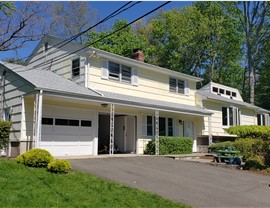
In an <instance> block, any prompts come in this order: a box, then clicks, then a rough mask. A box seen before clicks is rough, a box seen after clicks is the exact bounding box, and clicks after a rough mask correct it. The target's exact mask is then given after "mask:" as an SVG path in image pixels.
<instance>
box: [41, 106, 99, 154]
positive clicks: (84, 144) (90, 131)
mask: <svg viewBox="0 0 270 208" xmlns="http://www.w3.org/2000/svg"><path fill="white" fill-rule="evenodd" d="M96 125H97V116H96V113H95V112H93V111H90V110H82V109H75V108H62V107H61V108H58V107H53V106H44V108H43V112H42V128H41V142H40V148H43V149H46V150H48V151H50V152H51V154H52V155H54V156H76V155H78V156H79V155H95V154H96V151H97V147H96V143H97V142H96V141H97V136H96V135H95V134H96V132H95V129H96Z"/></svg>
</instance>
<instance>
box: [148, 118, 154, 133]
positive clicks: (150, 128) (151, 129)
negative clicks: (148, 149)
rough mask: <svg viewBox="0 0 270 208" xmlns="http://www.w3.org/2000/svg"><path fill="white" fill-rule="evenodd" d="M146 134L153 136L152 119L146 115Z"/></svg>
mask: <svg viewBox="0 0 270 208" xmlns="http://www.w3.org/2000/svg"><path fill="white" fill-rule="evenodd" d="M147 136H153V119H152V116H147Z"/></svg>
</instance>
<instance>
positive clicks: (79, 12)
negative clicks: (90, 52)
mask: <svg viewBox="0 0 270 208" xmlns="http://www.w3.org/2000/svg"><path fill="white" fill-rule="evenodd" d="M52 13H53V15H52V16H53V17H52V20H53V22H52V25H51V32H52V34H55V35H57V36H59V37H62V38H63V39H66V38H69V37H72V36H74V35H76V34H78V33H80V32H82V31H83V30H85V29H87V28H88V27H90V26H91V25H93V24H94V23H95V21H96V20H97V18H98V15H97V13H96V11H95V10H94V9H93V8H91V7H89V6H88V2H76V1H74V2H73V1H70V2H57V3H56V2H55V3H54V4H53V11H52ZM86 38H87V36H86V35H82V36H80V37H78V38H76V39H75V41H76V42H79V43H84V42H86V41H87V39H86Z"/></svg>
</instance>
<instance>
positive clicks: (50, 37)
mask: <svg viewBox="0 0 270 208" xmlns="http://www.w3.org/2000/svg"><path fill="white" fill-rule="evenodd" d="M50 40H51V41H52V42H54V44H57V43H59V42H63V41H64V40H63V39H61V38H59V37H56V36H53V35H45V36H44V37H43V38H42V39H41V41H40V42H39V44H38V45H37V47H36V48H35V49H34V51H33V52H32V53H31V55H30V56H29V58H28V59H27V60H26V65H27V64H28V63H29V61H30V60H31V59H32V57H33V56H34V55H35V53H36V52H37V51H38V50H39V48H40V47H42V45H43V43H45V42H49V41H50ZM67 45H69V46H71V48H73V51H75V50H80V49H83V51H84V52H86V54H85V56H91V54H92V53H93V52H94V53H95V55H97V56H98V57H101V58H105V59H109V60H111V61H116V62H120V63H121V64H127V65H129V66H131V67H138V68H143V69H147V70H151V71H153V72H159V73H162V74H167V75H170V76H174V77H176V78H183V79H186V80H192V81H195V82H200V81H202V80H203V79H202V78H199V77H195V76H191V75H187V74H184V73H181V72H177V71H173V70H170V69H166V68H163V67H159V66H155V65H152V64H148V63H145V62H141V61H138V60H135V59H132V58H127V57H124V56H120V55H117V54H113V53H110V52H107V51H103V50H100V49H97V48H93V47H86V48H85V46H84V45H81V44H78V43H74V42H70V43H68V44H67ZM49 47H50V45H49Z"/></svg>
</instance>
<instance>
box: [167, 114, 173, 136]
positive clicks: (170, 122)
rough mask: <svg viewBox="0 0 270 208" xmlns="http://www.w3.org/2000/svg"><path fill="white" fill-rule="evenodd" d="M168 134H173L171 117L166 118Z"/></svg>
mask: <svg viewBox="0 0 270 208" xmlns="http://www.w3.org/2000/svg"><path fill="white" fill-rule="evenodd" d="M168 136H173V119H172V118H168Z"/></svg>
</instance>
